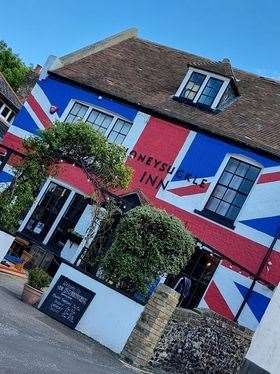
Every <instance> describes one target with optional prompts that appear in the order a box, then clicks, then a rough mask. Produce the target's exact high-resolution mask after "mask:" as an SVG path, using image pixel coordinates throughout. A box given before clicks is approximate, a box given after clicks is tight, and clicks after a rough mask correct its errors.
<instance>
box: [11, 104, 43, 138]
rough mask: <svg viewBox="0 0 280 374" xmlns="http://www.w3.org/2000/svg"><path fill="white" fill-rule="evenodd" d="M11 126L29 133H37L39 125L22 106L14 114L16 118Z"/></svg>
mask: <svg viewBox="0 0 280 374" xmlns="http://www.w3.org/2000/svg"><path fill="white" fill-rule="evenodd" d="M13 126H16V127H19V128H21V129H23V130H25V131H28V132H30V133H31V134H37V132H38V131H39V127H38V126H37V124H36V123H35V122H34V121H33V119H32V117H31V116H30V114H29V113H28V111H27V110H26V108H25V107H24V106H23V107H22V108H21V110H20V111H19V113H18V114H17V115H16V118H15V119H14V122H13Z"/></svg>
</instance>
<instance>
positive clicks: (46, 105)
mask: <svg viewBox="0 0 280 374" xmlns="http://www.w3.org/2000/svg"><path fill="white" fill-rule="evenodd" d="M31 93H32V95H33V96H34V98H35V99H36V101H37V102H38V103H39V104H40V106H41V108H42V110H43V111H44V113H45V114H46V116H48V118H49V119H50V121H51V122H54V121H57V120H58V119H59V116H58V114H57V113H54V114H51V113H50V108H51V106H52V104H51V103H50V101H49V99H48V97H47V96H46V94H45V93H44V91H43V90H42V88H41V87H40V86H39V85H38V83H36V84H35V86H34V88H33V90H32V92H31Z"/></svg>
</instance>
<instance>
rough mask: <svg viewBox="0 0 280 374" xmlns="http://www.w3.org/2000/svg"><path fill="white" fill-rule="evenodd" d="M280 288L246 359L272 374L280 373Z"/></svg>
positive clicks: (272, 300)
mask: <svg viewBox="0 0 280 374" xmlns="http://www.w3.org/2000/svg"><path fill="white" fill-rule="evenodd" d="M279 319H280V286H279V285H278V286H277V288H276V289H275V291H274V293H273V297H272V299H271V301H270V303H269V305H268V308H267V309H266V311H265V314H264V316H263V318H262V320H261V322H260V324H259V326H258V328H257V330H256V332H255V334H254V336H253V339H252V342H251V345H250V348H249V350H248V352H247V355H246V358H247V359H248V360H250V361H252V362H254V363H255V364H257V365H258V366H260V367H261V368H262V369H264V370H267V371H268V372H269V373H270V374H279V373H280V323H279Z"/></svg>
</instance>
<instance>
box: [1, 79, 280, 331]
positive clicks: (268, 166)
mask: <svg viewBox="0 0 280 374" xmlns="http://www.w3.org/2000/svg"><path fill="white" fill-rule="evenodd" d="M73 102H80V103H84V104H86V105H91V106H93V107H95V108H97V109H99V110H101V111H102V110H104V111H106V112H109V113H112V114H113V115H118V116H120V117H121V118H124V119H125V120H127V121H130V122H131V123H132V127H131V129H130V131H129V133H128V135H127V136H126V138H125V140H124V142H123V145H124V147H126V148H127V152H128V155H130V157H128V161H127V162H128V164H129V165H131V166H132V167H133V169H134V178H133V181H132V182H131V185H130V187H129V188H130V190H131V191H134V190H136V189H138V190H139V189H140V190H142V191H143V193H144V194H145V195H146V197H147V198H148V200H149V201H150V202H151V203H152V204H154V205H155V206H158V207H161V208H163V209H166V210H167V211H168V212H169V213H170V214H174V215H176V216H177V217H179V218H180V219H181V220H182V221H183V222H184V223H185V225H186V227H187V228H188V229H189V230H190V231H191V232H192V233H193V234H194V235H195V236H196V237H197V238H198V240H199V241H201V242H202V243H204V244H205V245H206V246H209V248H214V249H215V250H216V251H217V253H219V255H220V256H221V258H222V260H221V262H220V264H219V266H218V268H217V270H216V272H215V274H214V276H213V278H212V280H211V282H210V283H209V285H208V288H207V290H206V292H205V294H204V296H203V298H202V299H201V301H200V304H199V307H207V308H211V309H212V310H215V311H216V312H218V313H220V314H222V315H224V316H225V317H227V318H229V319H234V318H235V316H236V313H237V311H238V309H239V307H240V305H241V304H242V301H243V300H244V297H246V294H247V293H248V289H249V288H250V285H251V283H252V274H256V272H257V271H258V268H259V265H260V263H261V262H262V259H263V258H264V256H265V255H266V253H267V251H268V248H269V247H270V246H271V243H272V242H273V239H274V237H275V235H277V233H278V232H279V229H280V162H279V161H278V160H275V159H272V158H269V157H267V156H265V155H262V154H260V153H257V152H254V151H253V150H250V149H247V148H245V147H242V146H239V145H236V144H234V143H230V142H227V141H225V140H222V139H219V138H217V137H215V136H212V135H206V134H204V133H197V132H195V131H192V130H191V129H188V128H186V127H183V126H181V125H180V124H177V123H174V122H169V121H166V120H163V119H159V118H156V117H151V116H149V115H147V114H145V113H142V112H140V111H138V110H137V109H136V108H134V107H133V106H130V105H128V104H123V103H121V102H118V101H117V100H113V99H111V98H107V97H105V96H103V95H100V94H97V93H95V92H93V91H89V90H87V89H84V88H81V87H79V86H76V85H75V84H74V83H69V82H66V81H62V80H61V79H60V80H58V79H56V78H54V77H53V76H48V77H47V78H45V79H42V80H39V81H38V82H37V84H36V85H35V87H34V89H33V90H32V92H31V94H30V95H29V97H28V99H27V100H26V102H25V104H24V105H23V107H22V109H21V110H20V112H19V114H18V115H17V116H16V118H15V120H14V122H13V124H12V125H11V127H10V128H9V131H8V132H7V133H6V135H5V137H4V139H3V143H2V144H3V145H5V146H7V147H9V148H12V149H14V150H16V151H17V152H20V153H21V152H24V150H23V147H22V139H25V138H27V137H30V136H36V134H37V132H38V130H39V129H46V128H48V127H49V126H51V125H52V123H53V122H54V121H56V120H59V119H60V120H64V119H65V118H66V115H67V113H68V112H69V110H70V108H71V106H72V105H73ZM53 108H55V110H53ZM231 157H233V158H237V159H238V160H243V161H244V162H248V163H250V164H251V163H252V164H253V165H257V166H258V167H259V169H260V173H259V175H258V176H257V179H256V181H255V182H254V186H253V188H252V189H251V191H250V193H249V194H248V196H247V198H246V200H245V202H244V204H243V205H242V208H241V210H240V212H239V214H238V216H237V217H236V219H235V222H234V227H227V226H225V225H223V224H221V223H220V222H216V221H213V220H212V219H211V217H210V218H209V217H205V216H203V215H202V214H201V212H202V211H203V209H204V207H205V205H206V204H207V202H208V201H209V198H210V196H211V194H212V192H213V190H214V188H215V186H216V184H217V182H218V180H219V178H220V177H221V174H222V173H223V171H224V169H225V167H226V165H227V162H228V161H229V159H230V158H231ZM12 166H13V160H12V159H10V160H9V162H8V163H7V164H6V165H5V166H4V168H3V170H2V171H1V173H0V183H1V185H2V188H3V186H5V185H6V184H7V183H9V182H10V181H11V180H12V176H13V171H12ZM58 179H60V180H62V181H63V182H66V183H67V184H69V185H70V186H73V187H75V188H78V189H79V190H80V191H82V192H83V193H84V194H90V193H91V187H90V185H89V183H88V181H87V178H86V176H84V175H83V174H82V172H81V171H80V170H79V169H78V168H77V167H73V166H69V165H62V166H61V172H60V174H59V175H58ZM279 250H280V241H279V240H277V241H276V243H275V245H274V247H273V249H272V253H271V255H270V257H269V261H268V263H267V265H266V266H265V267H264V269H263V270H262V273H261V274H260V278H261V279H262V281H258V282H257V283H256V285H255V287H254V289H253V291H252V293H251V294H250V297H249V298H248V300H247V302H246V305H245V307H244V309H243V311H242V313H241V314H240V316H239V318H238V321H239V323H240V324H242V325H245V326H247V327H249V328H251V329H255V328H256V326H257V324H258V323H259V321H260V319H261V317H262V315H263V313H264V311H265V309H266V307H267V305H268V303H269V300H270V298H271V295H272V291H271V289H270V288H269V287H268V286H267V283H269V284H271V285H276V284H278V282H279V280H280V270H279V269H280V256H279Z"/></svg>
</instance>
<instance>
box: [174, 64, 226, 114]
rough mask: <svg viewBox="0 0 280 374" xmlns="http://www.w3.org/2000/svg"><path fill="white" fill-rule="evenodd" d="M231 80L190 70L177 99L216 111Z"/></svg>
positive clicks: (197, 70)
mask: <svg viewBox="0 0 280 374" xmlns="http://www.w3.org/2000/svg"><path fill="white" fill-rule="evenodd" d="M229 83H230V79H229V78H227V77H223V76H220V75H218V74H214V73H210V72H205V71H203V70H199V69H193V68H190V69H189V70H188V72H187V74H186V76H185V78H184V80H183V82H182V83H181V85H180V87H179V89H178V90H177V92H176V94H175V97H176V98H177V99H180V100H182V101H186V102H190V103H193V104H197V105H198V106H202V107H205V108H208V109H212V110H214V109H216V108H217V106H218V104H219V102H220V100H221V98H222V96H223V94H224V92H225V90H226V89H227V87H228V85H229Z"/></svg>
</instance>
